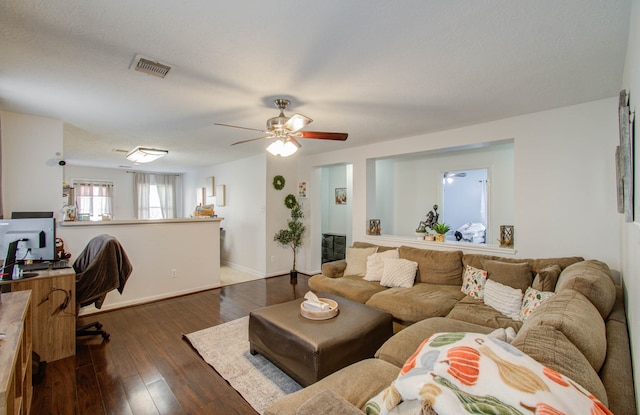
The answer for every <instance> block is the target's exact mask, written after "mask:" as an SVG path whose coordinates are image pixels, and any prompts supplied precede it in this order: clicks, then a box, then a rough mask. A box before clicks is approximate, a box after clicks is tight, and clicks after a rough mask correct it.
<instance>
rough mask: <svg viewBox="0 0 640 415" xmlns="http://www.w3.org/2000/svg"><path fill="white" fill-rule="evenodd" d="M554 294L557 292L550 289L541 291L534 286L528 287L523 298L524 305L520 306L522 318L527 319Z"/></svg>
mask: <svg viewBox="0 0 640 415" xmlns="http://www.w3.org/2000/svg"><path fill="white" fill-rule="evenodd" d="M553 294H555V293H554V292H550V291H539V290H536V289H535V288H532V287H529V288H527V292H526V293H524V299H523V300H522V307H521V308H520V320H522V321H525V320H526V319H527V317H529V314H531V312H533V310H535V308H536V307H538V306H539V305H540V304H542V303H543V302H545V301H546V300H547V299H549V297H551V296H553Z"/></svg>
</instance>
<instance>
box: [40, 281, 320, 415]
mask: <svg viewBox="0 0 640 415" xmlns="http://www.w3.org/2000/svg"><path fill="white" fill-rule="evenodd" d="M307 280H308V277H307V276H303V275H300V276H299V277H298V284H296V285H295V286H294V285H291V284H290V280H289V276H288V275H287V276H282V277H274V278H267V279H261V280H256V281H251V282H247V283H241V284H236V285H231V286H227V287H222V288H217V289H214V290H207V291H202V292H199V293H195V294H190V295H185V296H181V297H177V298H171V299H167V300H162V301H158V302H154V303H149V304H142V305H139V306H135V307H128V308H123V309H119V310H113V311H107V312H103V313H99V314H97V315H93V316H87V317H81V318H80V319H79V323H80V322H85V323H89V322H91V321H95V320H99V321H100V322H101V323H102V324H103V326H104V327H103V328H104V329H105V330H107V331H108V332H109V333H110V334H111V337H110V340H109V341H108V342H103V341H102V338H101V337H99V336H95V337H88V338H79V339H78V341H77V343H76V348H77V351H76V356H74V357H69V358H66V359H62V360H58V361H55V362H49V363H48V364H47V370H46V377H45V379H44V380H43V382H42V383H41V384H39V385H36V386H35V387H34V398H33V403H32V410H31V413H32V414H38V415H40V414H56V415H57V414H80V415H83V414H91V415H96V414H123V415H129V414H133V415H138V414H144V415H147V414H182V413H184V414H196V415H197V414H225V415H226V414H229V415H245V414H249V415H255V414H256V412H255V411H254V410H253V409H252V408H251V406H250V405H249V404H248V403H247V402H246V401H245V400H244V399H243V398H242V397H241V396H240V395H239V394H238V393H237V392H236V391H235V390H234V389H233V388H232V387H231V386H229V384H228V383H227V381H225V380H224V379H223V378H222V377H221V376H220V375H219V374H218V373H217V372H216V371H215V370H214V369H213V368H212V367H211V366H209V365H208V364H207V363H206V362H205V361H204V360H203V359H202V358H201V357H200V356H199V355H198V353H197V352H196V351H195V350H194V349H193V348H192V347H191V345H190V344H189V342H188V341H186V340H185V339H184V338H183V334H187V333H191V332H194V331H198V330H202V329H205V328H207V327H211V326H214V325H217V324H221V323H224V322H227V321H231V320H235V319H237V318H240V317H243V316H246V315H248V314H249V313H250V312H251V311H252V310H255V309H257V308H260V307H264V306H267V305H271V304H278V303H282V302H285V301H289V300H292V299H294V298H300V297H302V296H304V293H306V292H307V291H308V289H309V287H308V284H307Z"/></svg>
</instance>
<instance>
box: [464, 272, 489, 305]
mask: <svg viewBox="0 0 640 415" xmlns="http://www.w3.org/2000/svg"><path fill="white" fill-rule="evenodd" d="M486 281H487V271H485V270H482V269H478V268H474V267H472V266H471V265H467V268H466V269H465V271H464V277H463V278H462V288H461V291H462V292H463V293H465V294H466V295H468V296H469V297H472V298H475V299H476V300H482V298H483V296H484V284H485V282H486Z"/></svg>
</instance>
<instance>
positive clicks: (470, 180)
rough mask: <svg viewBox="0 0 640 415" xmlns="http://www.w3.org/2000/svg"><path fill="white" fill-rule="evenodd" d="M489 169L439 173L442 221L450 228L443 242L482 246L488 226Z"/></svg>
mask: <svg viewBox="0 0 640 415" xmlns="http://www.w3.org/2000/svg"><path fill="white" fill-rule="evenodd" d="M488 175H489V169H468V170H452V171H444V172H443V173H442V220H441V221H442V222H444V223H447V224H448V225H449V226H450V227H451V231H449V233H448V234H447V239H449V240H456V241H461V242H470V243H475V244H484V243H486V239H487V229H488V225H489V224H488V223H487V218H488V217H489V215H488V206H489V200H488V194H489V192H488V184H489V182H488Z"/></svg>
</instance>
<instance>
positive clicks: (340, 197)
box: [336, 187, 347, 205]
mask: <svg viewBox="0 0 640 415" xmlns="http://www.w3.org/2000/svg"><path fill="white" fill-rule="evenodd" d="M346 204H347V188H346V187H336V205H346Z"/></svg>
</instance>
